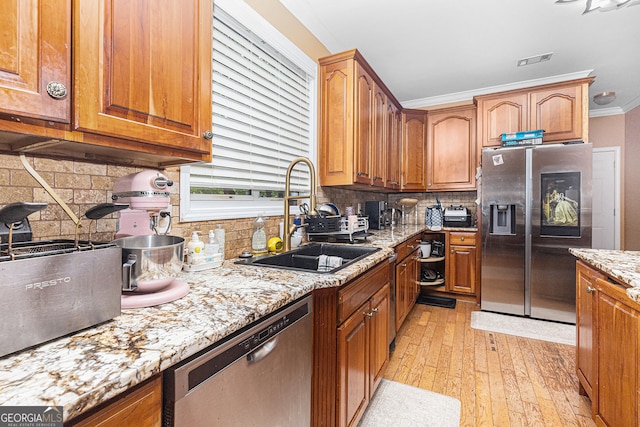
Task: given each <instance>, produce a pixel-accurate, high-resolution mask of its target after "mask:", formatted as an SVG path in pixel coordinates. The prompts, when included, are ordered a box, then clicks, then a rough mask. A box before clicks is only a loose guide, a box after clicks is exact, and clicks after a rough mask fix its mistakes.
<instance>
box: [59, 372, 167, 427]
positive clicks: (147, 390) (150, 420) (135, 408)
mask: <svg viewBox="0 0 640 427" xmlns="http://www.w3.org/2000/svg"><path fill="white" fill-rule="evenodd" d="M65 425H68V426H73V427H160V426H161V425H162V376H161V375H158V376H156V377H154V378H153V379H150V380H148V381H147V382H145V383H143V385H140V386H139V387H136V388H135V389H133V390H130V391H126V392H124V393H123V394H122V395H121V396H119V397H117V398H115V400H114V401H113V402H112V403H110V404H108V405H107V406H105V407H104V408H102V409H100V410H99V411H97V412H95V413H93V414H92V415H90V416H88V417H82V420H80V421H74V420H71V421H70V422H68V423H67V422H65Z"/></svg>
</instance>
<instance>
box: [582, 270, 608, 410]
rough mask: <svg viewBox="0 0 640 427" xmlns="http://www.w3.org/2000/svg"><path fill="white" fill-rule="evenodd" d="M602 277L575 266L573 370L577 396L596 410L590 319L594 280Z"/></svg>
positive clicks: (593, 336)
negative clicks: (574, 345)
mask: <svg viewBox="0 0 640 427" xmlns="http://www.w3.org/2000/svg"><path fill="white" fill-rule="evenodd" d="M599 278H600V279H605V278H606V277H605V276H604V275H602V274H600V273H599V272H598V271H596V270H594V269H592V268H589V267H588V266H586V265H585V264H583V263H582V262H579V261H578V263H577V264H576V307H577V310H576V328H577V330H578V334H577V337H578V339H577V342H576V370H577V374H578V379H579V380H580V394H586V395H587V396H589V397H590V398H591V402H592V407H594V408H595V407H596V404H597V402H596V395H595V394H594V393H593V392H594V386H595V376H596V357H595V356H596V353H595V348H594V345H595V343H596V338H597V337H596V335H595V332H596V330H595V328H594V324H593V321H594V316H595V312H594V310H595V305H596V300H595V296H596V292H597V291H596V284H595V282H596V280H597V279H599Z"/></svg>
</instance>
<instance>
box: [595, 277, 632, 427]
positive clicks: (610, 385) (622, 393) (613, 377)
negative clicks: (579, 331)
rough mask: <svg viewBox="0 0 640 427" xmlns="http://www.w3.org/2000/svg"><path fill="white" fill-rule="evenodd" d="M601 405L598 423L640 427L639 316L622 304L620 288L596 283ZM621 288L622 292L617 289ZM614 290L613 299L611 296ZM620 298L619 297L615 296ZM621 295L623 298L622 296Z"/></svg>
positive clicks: (623, 296) (599, 396)
mask: <svg viewBox="0 0 640 427" xmlns="http://www.w3.org/2000/svg"><path fill="white" fill-rule="evenodd" d="M596 284H597V288H598V293H597V312H598V321H597V327H598V332H597V337H598V344H597V351H598V361H597V367H598V379H597V387H598V393H597V394H598V402H597V407H596V408H595V413H596V421H600V423H603V424H604V425H607V426H612V427H613V426H637V425H638V424H637V423H638V388H637V385H638V384H637V374H638V328H639V327H640V323H639V321H638V312H637V311H636V310H635V309H633V308H631V307H630V306H628V305H627V304H624V303H622V302H621V301H620V299H621V298H627V297H626V295H624V291H623V290H621V289H622V288H621V287H618V286H617V285H612V284H610V283H608V282H607V281H605V280H602V279H596ZM615 288H618V289H615ZM610 290H612V291H613V292H611V293H612V295H608V293H609V291H610ZM613 294H616V295H613ZM618 294H619V295H618Z"/></svg>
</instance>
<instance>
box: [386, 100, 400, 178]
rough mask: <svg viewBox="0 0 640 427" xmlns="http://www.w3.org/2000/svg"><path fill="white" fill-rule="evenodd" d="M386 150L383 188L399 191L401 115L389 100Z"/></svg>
mask: <svg viewBox="0 0 640 427" xmlns="http://www.w3.org/2000/svg"><path fill="white" fill-rule="evenodd" d="M386 119H387V127H386V133H387V149H386V158H387V161H386V169H387V170H386V174H385V185H384V186H385V188H388V189H390V190H399V189H400V179H401V176H400V169H401V168H402V163H401V155H402V145H401V141H402V134H401V130H402V115H401V114H400V110H399V108H398V107H397V106H396V105H395V104H394V103H393V102H391V101H390V100H389V101H387V115H386Z"/></svg>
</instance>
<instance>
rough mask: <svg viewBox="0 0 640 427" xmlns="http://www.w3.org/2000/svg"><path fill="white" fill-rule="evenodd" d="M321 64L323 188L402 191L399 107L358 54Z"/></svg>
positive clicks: (351, 52) (341, 55)
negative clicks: (351, 187) (346, 187)
mask: <svg viewBox="0 0 640 427" xmlns="http://www.w3.org/2000/svg"><path fill="white" fill-rule="evenodd" d="M319 63H320V98H321V102H320V126H319V127H320V147H319V165H320V167H319V176H320V185H323V186H355V187H357V188H361V189H362V188H364V189H368V190H378V189H379V190H386V189H387V188H392V189H397V188H399V186H400V179H399V172H398V171H397V170H394V169H393V168H394V167H396V168H399V167H400V163H399V160H398V159H399V155H400V149H399V145H398V144H399V139H398V135H399V128H398V123H399V121H398V120H399V110H400V107H399V105H400V104H399V103H398V102H397V101H396V99H395V98H394V97H393V95H392V94H391V92H389V90H388V89H387V88H386V86H385V85H384V84H383V83H382V81H381V80H380V79H379V78H378V76H377V75H376V74H375V72H374V71H373V69H372V68H371V67H370V66H369V64H367V62H366V61H365V60H364V58H363V57H362V55H360V53H359V52H358V51H357V50H355V49H353V50H349V51H346V52H342V53H338V54H335V55H331V56H328V57H326V58H320V60H319ZM393 120H396V121H395V122H393ZM394 135H395V136H394ZM390 138H391V139H390ZM394 150H395V151H394ZM393 162H396V163H395V164H394V163H393ZM388 177H390V178H388ZM393 182H395V184H393Z"/></svg>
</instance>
